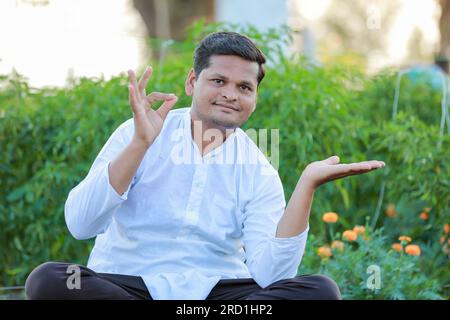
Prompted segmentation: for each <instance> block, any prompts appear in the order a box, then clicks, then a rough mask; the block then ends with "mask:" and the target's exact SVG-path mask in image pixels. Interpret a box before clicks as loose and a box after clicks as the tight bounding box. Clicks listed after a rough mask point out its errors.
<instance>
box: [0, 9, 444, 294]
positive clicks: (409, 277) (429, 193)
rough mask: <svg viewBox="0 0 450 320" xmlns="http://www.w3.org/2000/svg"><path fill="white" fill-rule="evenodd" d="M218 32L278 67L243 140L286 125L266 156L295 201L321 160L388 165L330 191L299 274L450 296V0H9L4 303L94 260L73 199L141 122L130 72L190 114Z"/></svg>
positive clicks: (0, 145)
mask: <svg viewBox="0 0 450 320" xmlns="http://www.w3.org/2000/svg"><path fill="white" fill-rule="evenodd" d="M218 30H228V31H230V30H233V31H238V32H241V33H244V34H246V35H248V36H249V37H251V38H252V39H253V40H254V41H255V42H256V43H257V45H258V46H259V47H260V48H261V49H262V50H263V52H264V53H265V54H266V56H267V58H268V63H267V73H266V77H265V78H264V80H263V82H262V83H261V86H260V88H259V89H258V106H257V109H256V112H254V113H253V114H252V116H251V117H250V119H249V120H248V122H247V123H245V124H244V125H243V127H242V129H244V130H245V129H247V128H253V129H279V153H277V150H275V151H274V152H273V150H272V145H271V144H270V137H269V143H268V145H269V146H270V147H269V148H267V150H262V151H263V152H264V153H265V154H266V156H267V157H268V158H269V160H271V158H272V155H274V154H275V156H274V158H275V159H278V158H279V162H277V169H278V171H279V174H280V177H281V180H282V182H283V186H284V191H285V197H286V199H289V198H290V195H291V194H292V192H293V190H294V188H295V186H296V184H297V180H298V178H299V176H300V174H301V172H302V170H303V169H304V167H305V166H306V165H307V164H308V163H310V162H312V161H316V160H320V159H325V158H327V157H329V156H331V155H333V154H337V155H339V156H340V158H341V162H343V163H349V162H357V161H363V160H367V159H378V160H383V161H385V162H386V164H387V165H386V167H385V168H383V170H377V171H375V172H373V173H370V174H366V175H363V176H354V177H351V178H348V179H347V178H346V179H340V180H336V181H333V182H330V183H328V184H326V185H324V186H321V187H320V190H318V191H317V192H316V194H315V198H314V202H313V206H312V209H311V217H310V226H311V229H310V233H309V238H308V243H307V247H306V251H305V254H304V257H303V260H302V263H301V264H300V266H299V268H298V274H307V273H321V274H326V275H328V276H330V277H331V278H333V279H334V280H335V281H336V282H337V283H338V285H339V287H340V289H341V292H342V295H343V298H344V299H445V300H448V299H449V298H450V239H449V235H450V192H449V190H450V161H449V150H450V115H449V108H450V94H449V75H448V68H449V67H448V64H449V57H450V0H372V1H366V0H239V1H238V0H114V1H112V0H89V1H88V0H0V152H1V160H0V185H1V188H0V300H1V299H24V298H25V292H24V284H25V280H26V278H27V276H28V275H29V273H30V272H31V271H32V270H33V269H34V268H35V267H36V266H38V265H39V264H41V263H44V262H47V261H65V262H71V263H79V264H82V265H86V263H87V259H88V257H89V253H90V251H91V249H92V246H93V245H94V239H89V240H84V241H78V240H75V239H74V238H73V237H72V235H71V234H70V233H69V232H68V230H67V227H66V224H65V220H64V204H65V201H66V199H67V195H68V193H69V192H70V190H71V189H72V188H74V187H75V186H76V185H78V184H79V183H80V181H82V180H83V179H84V178H85V176H86V174H87V172H88V170H89V169H90V167H91V165H92V163H93V161H94V159H95V158H96V156H97V154H98V152H99V151H100V149H101V148H102V146H103V145H104V144H105V142H106V141H107V139H108V138H109V137H110V135H111V134H112V132H113V131H114V130H115V129H116V128H117V127H118V126H119V125H120V124H121V123H123V122H124V121H125V120H127V119H129V118H131V117H132V112H131V110H130V106H129V104H128V90H127V84H128V81H129V80H128V77H127V74H126V72H127V70H128V69H134V70H136V71H137V72H138V73H141V72H142V70H143V68H144V67H145V66H146V65H149V64H151V65H152V66H153V68H154V70H155V72H154V74H153V76H152V78H151V80H150V82H149V85H148V89H149V90H152V91H161V92H173V93H176V94H177V95H178V96H179V100H178V102H177V104H176V106H175V108H177V107H186V106H189V105H190V104H191V101H190V98H189V97H187V96H186V95H185V94H184V81H185V77H186V75H187V72H188V71H189V69H190V68H191V66H192V58H193V50H194V48H195V46H196V44H197V43H198V42H199V41H200V40H201V39H202V38H203V37H204V36H205V35H206V34H208V33H210V32H213V31H218ZM150 88H151V89H150ZM255 142H257V141H255ZM265 142H266V141H265ZM277 147H278V145H277ZM272 164H273V163H272ZM329 217H332V218H333V219H329ZM349 235H351V236H349ZM371 270H380V271H381V278H380V279H379V280H380V281H378V282H377V281H375V282H374V283H372V282H370V281H371V279H373V277H372V276H375V275H374V274H372V273H371ZM379 276H380V275H379ZM377 284H378V285H377Z"/></svg>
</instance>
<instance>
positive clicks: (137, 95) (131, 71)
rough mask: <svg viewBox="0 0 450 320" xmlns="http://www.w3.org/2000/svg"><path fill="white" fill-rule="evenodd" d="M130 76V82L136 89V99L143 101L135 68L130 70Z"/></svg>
mask: <svg viewBox="0 0 450 320" xmlns="http://www.w3.org/2000/svg"><path fill="white" fill-rule="evenodd" d="M128 77H129V78H130V84H131V85H132V86H133V89H134V90H133V91H134V95H135V97H136V100H137V101H138V102H139V101H141V97H140V95H139V89H138V86H137V81H136V74H135V73H134V71H133V70H131V69H130V70H128Z"/></svg>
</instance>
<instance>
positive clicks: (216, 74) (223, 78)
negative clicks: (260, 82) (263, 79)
mask: <svg viewBox="0 0 450 320" xmlns="http://www.w3.org/2000/svg"><path fill="white" fill-rule="evenodd" d="M211 77H212V78H219V79H221V80H229V79H228V77H226V76H224V75H222V74H220V73H213V74H212V75H211ZM239 84H240V85H246V86H249V87H251V88H253V87H254V84H253V83H252V82H250V81H247V80H243V81H241V82H239Z"/></svg>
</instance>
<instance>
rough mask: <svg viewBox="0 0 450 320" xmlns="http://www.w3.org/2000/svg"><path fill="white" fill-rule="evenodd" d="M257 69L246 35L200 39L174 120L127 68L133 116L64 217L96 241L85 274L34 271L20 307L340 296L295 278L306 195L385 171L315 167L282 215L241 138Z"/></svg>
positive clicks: (262, 167)
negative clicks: (27, 302) (186, 102)
mask: <svg viewBox="0 0 450 320" xmlns="http://www.w3.org/2000/svg"><path fill="white" fill-rule="evenodd" d="M264 63H265V58H264V55H263V54H262V52H261V51H260V50H259V49H258V48H257V47H256V46H255V45H254V43H253V42H252V41H251V40H250V39H248V38H247V37H245V36H242V35H240V34H238V33H234V32H218V33H213V34H210V35H209V36H207V37H206V38H205V39H203V40H202V42H201V43H200V44H199V45H198V47H197V48H196V50H195V53H194V66H193V69H192V70H190V72H189V74H188V76H187V79H186V84H185V90H186V94H187V95H189V96H192V104H191V107H190V108H182V109H176V110H172V111H170V110H171V109H172V107H173V106H174V104H175V103H176V101H177V97H176V96H175V95H173V94H166V93H157V92H153V93H151V94H149V95H147V94H146V92H145V88H146V85H147V81H148V79H149V78H150V76H151V73H152V69H151V68H147V69H146V71H145V72H144V74H143V76H142V78H141V79H140V80H139V82H138V81H137V80H136V77H135V74H134V72H133V71H129V77H130V85H129V102H130V106H131V109H132V111H133V119H129V120H128V121H125V122H124V123H123V124H122V125H121V126H119V128H117V129H116V131H115V132H114V133H113V134H112V136H111V137H110V138H109V140H108V141H107V143H106V144H105V146H104V147H103V148H102V150H101V151H100V153H99V155H98V156H97V158H96V159H95V161H94V163H93V165H92V167H91V169H90V171H89V173H88V175H87V177H86V178H85V179H84V180H83V181H82V182H81V183H80V184H79V185H78V186H76V187H75V188H74V189H73V190H71V192H70V194H69V196H68V199H67V202H66V206H65V217H66V223H67V226H68V228H69V230H70V232H71V233H72V235H73V236H74V237H75V238H77V239H88V238H92V237H96V241H95V246H94V248H93V250H92V252H91V255H90V257H89V262H88V264H87V267H84V266H80V265H71V264H69V263H59V262H47V263H44V264H42V265H40V266H39V267H37V268H36V269H35V270H33V272H32V273H31V274H30V276H29V277H28V279H27V282H26V293H27V296H28V298H30V299H248V300H256V299H340V292H339V288H338V287H337V285H336V284H335V282H334V281H333V280H331V279H330V278H328V277H325V276H322V275H304V276H296V274H297V268H298V266H299V264H300V262H301V259H302V256H303V252H304V249H305V244H306V238H307V233H308V231H309V225H308V219H309V213H310V208H311V203H312V200H313V195H314V191H315V189H316V188H317V187H318V186H320V185H321V184H323V183H325V182H327V181H331V180H334V179H337V178H341V177H345V176H348V175H353V174H360V173H365V172H368V171H371V170H374V169H377V168H380V167H382V166H384V163H383V162H380V161H365V162H360V163H353V164H339V158H338V157H337V156H334V157H331V158H328V159H326V160H323V161H316V162H313V163H311V164H309V165H308V166H307V167H306V168H305V170H304V171H303V173H302V174H301V177H300V179H299V181H298V184H297V186H296V189H295V191H294V193H293V195H292V198H291V199H290V201H289V203H288V205H287V206H286V203H285V199H284V194H283V187H282V184H281V181H280V179H279V176H278V173H277V172H276V170H275V169H274V168H273V167H272V166H271V165H270V164H269V162H268V161H267V159H266V158H265V157H264V156H263V155H262V153H261V152H260V151H259V149H258V148H257V146H256V145H255V144H254V143H253V142H252V141H251V139H250V138H249V137H248V136H247V135H246V134H245V133H244V132H243V131H242V130H241V129H240V128H239V127H240V126H241V125H242V124H244V123H245V122H246V121H247V120H248V118H249V117H250V115H251V114H252V113H253V112H254V111H255V108H256V100H257V89H258V86H259V84H260V82H261V80H262V79H263V77H264V66H263V65H264ZM156 101H163V103H162V105H161V106H160V107H159V109H157V110H156V111H155V110H153V109H152V108H151V107H152V104H154V103H155V102H156ZM255 159H256V160H257V161H252V160H255ZM77 270H78V273H76V271H77ZM77 277H78V278H77Z"/></svg>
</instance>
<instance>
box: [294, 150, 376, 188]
mask: <svg viewBox="0 0 450 320" xmlns="http://www.w3.org/2000/svg"><path fill="white" fill-rule="evenodd" d="M339 161H340V159H339V157H338V156H332V157H330V158H328V159H325V160H322V161H314V162H312V163H310V164H308V165H307V166H306V168H305V170H304V171H303V173H302V179H303V180H306V181H308V182H309V183H310V184H312V186H313V187H314V188H317V187H318V186H320V185H322V184H324V183H326V182H329V181H333V180H336V179H340V178H343V177H347V176H352V175H357V174H363V173H367V172H370V171H373V170H376V169H379V168H383V167H384V166H385V163H384V162H383V161H378V160H369V161H362V162H354V163H339Z"/></svg>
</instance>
